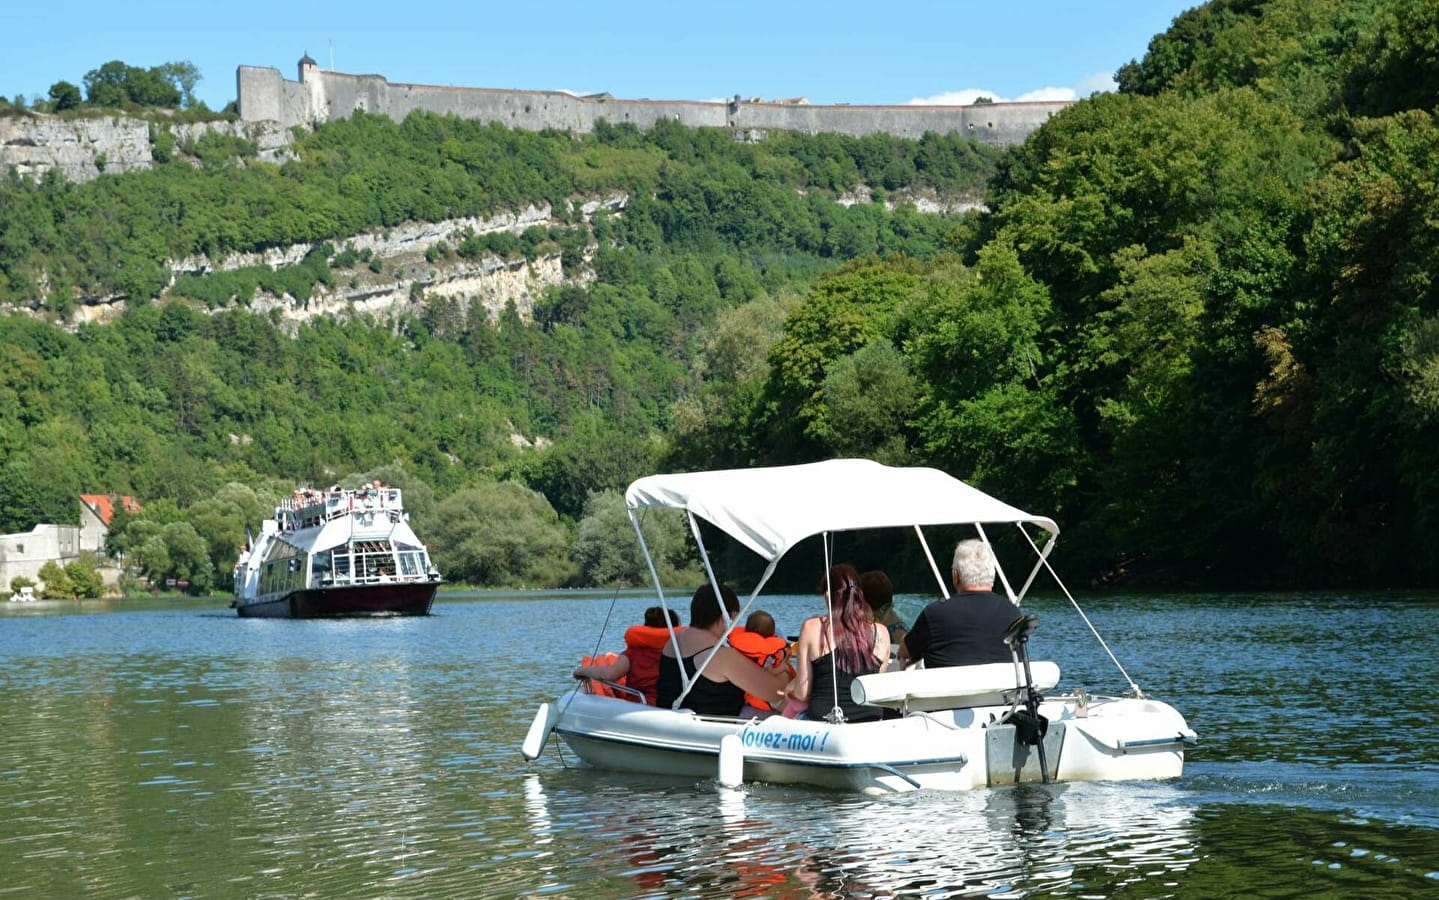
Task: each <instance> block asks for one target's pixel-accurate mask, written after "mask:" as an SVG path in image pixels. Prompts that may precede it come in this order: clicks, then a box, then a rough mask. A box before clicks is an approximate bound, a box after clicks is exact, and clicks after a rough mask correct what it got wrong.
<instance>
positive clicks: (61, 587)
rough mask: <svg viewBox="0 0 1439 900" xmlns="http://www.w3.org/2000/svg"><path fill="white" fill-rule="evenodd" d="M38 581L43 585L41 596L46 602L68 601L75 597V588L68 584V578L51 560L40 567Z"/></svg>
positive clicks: (58, 565) (57, 564)
mask: <svg viewBox="0 0 1439 900" xmlns="http://www.w3.org/2000/svg"><path fill="white" fill-rule="evenodd" d="M40 580H41V581H42V582H43V583H44V585H45V587H44V588H43V590H42V591H41V595H42V596H43V597H45V599H47V600H58V599H60V598H67V599H68V598H70V597H73V596H75V587H74V585H73V584H71V582H70V576H69V575H67V574H66V573H65V570H64V569H63V568H61V567H60V564H59V563H58V562H56V561H55V560H53V559H51V560H47V561H46V562H45V564H44V565H43V566H41V567H40Z"/></svg>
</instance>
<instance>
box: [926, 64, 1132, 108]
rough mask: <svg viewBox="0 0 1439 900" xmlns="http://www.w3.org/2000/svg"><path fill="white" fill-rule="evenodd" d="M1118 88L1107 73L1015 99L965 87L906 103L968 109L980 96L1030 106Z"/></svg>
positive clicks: (1077, 97) (1036, 91)
mask: <svg viewBox="0 0 1439 900" xmlns="http://www.w3.org/2000/svg"><path fill="white" fill-rule="evenodd" d="M1116 87H1117V85H1115V83H1114V76H1113V75H1112V74H1111V73H1109V72H1096V73H1095V74H1093V75H1090V76H1089V77H1088V78H1085V79H1084V80H1083V81H1081V82H1080V83H1079V85H1078V86H1077V87H1072V88H1067V87H1042V88H1036V89H1035V90H1032V91H1025V92H1024V93H1023V94H1020V95H1019V96H1018V97H1005V96H1003V95H1001V94H999V93H997V92H995V91H986V90H984V89H983V88H964V89H963V90H958V91H945V92H943V93H940V94H934V95H932V96H929V97H915V98H914V99H912V100H910V101H909V102H908V105H910V106H969V105H971V104H973V103H974V101H975V100H977V99H979V98H980V97H988V98H989V99H991V100H993V101H994V102H995V103H1032V102H1040V101H1055V100H1078V99H1080V98H1082V97H1088V96H1089V95H1090V94H1093V93H1094V92H1095V91H1112V90H1115V88H1116Z"/></svg>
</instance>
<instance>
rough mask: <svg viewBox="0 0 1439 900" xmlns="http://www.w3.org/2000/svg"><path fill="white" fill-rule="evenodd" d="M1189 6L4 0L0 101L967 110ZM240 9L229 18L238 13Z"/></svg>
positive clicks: (1093, 73) (1094, 77) (1139, 39)
mask: <svg viewBox="0 0 1439 900" xmlns="http://www.w3.org/2000/svg"><path fill="white" fill-rule="evenodd" d="M1196 5H1199V4H1198V2H1197V0H1009V2H994V0H951V2H938V0H930V2H924V0H890V2H875V0H871V2H865V3H859V2H849V0H829V2H821V0H795V2H783V0H772V2H768V3H764V2H752V0H732V2H728V3H704V2H698V0H692V2H658V0H626V2H604V0H588V2H572V0H549V2H543V3H525V2H518V0H508V2H503V3H496V2H488V0H471V2H467V3H466V2H451V0H429V2H422V3H406V2H394V0H392V2H387V3H379V2H371V0H351V2H347V3H327V2H309V3H307V2H304V0H300V2H293V0H291V2H284V3H277V2H270V0H245V2H239V3H222V4H211V3H208V2H205V0H200V2H196V0H184V2H177V0H140V2H139V3H133V4H132V3H116V2H114V0H104V2H98V0H96V2H91V0H50V2H46V0H33V2H22V3H15V4H10V5H9V8H8V9H7V10H6V11H5V13H4V16H3V21H4V26H5V32H6V34H7V35H8V40H7V41H6V47H5V50H4V52H3V53H0V93H3V94H4V95H5V96H7V97H14V96H15V95H16V94H24V95H25V96H27V97H33V96H34V95H37V94H39V95H44V94H45V93H46V92H47V91H48V90H49V87H50V85H51V84H53V83H55V82H56V81H60V80H66V81H70V82H73V83H75V84H77V85H79V84H81V83H82V79H83V78H84V76H85V73H86V72H88V71H90V70H91V69H95V68H98V67H99V66H100V65H101V64H102V63H105V62H107V61H109V60H112V59H119V60H123V61H124V62H126V63H128V64H129V65H133V66H141V67H144V68H149V67H150V66H154V65H158V64H160V63H164V62H169V61H172V60H188V61H189V62H192V63H194V64H195V65H196V66H197V67H199V69H200V72H201V75H202V76H203V80H202V81H201V82H200V84H199V86H198V88H197V89H196V95H197V97H198V98H199V99H201V100H203V101H205V102H206V103H208V104H209V105H210V106H211V107H215V108H219V107H221V106H223V105H224V104H226V103H228V102H229V101H230V100H232V99H234V96H235V68H236V67H237V66H239V65H258V66H274V67H276V68H279V69H280V70H281V71H282V72H283V73H284V74H285V77H287V78H292V79H293V78H295V77H296V65H295V64H296V62H297V60H299V58H300V56H301V55H302V54H304V53H306V52H308V53H309V54H310V55H311V56H312V57H314V58H315V60H316V61H317V62H319V64H320V66H321V67H322V68H332V67H333V68H334V69H337V70H339V71H342V72H354V73H378V74H381V75H384V76H386V77H387V78H389V80H390V81H392V82H412V83H418V84H453V85H466V86H475V87H496V88H526V89H535V90H569V91H575V92H580V93H592V92H597V91H608V92H610V93H611V94H613V95H614V96H616V97H624V98H641V97H648V98H652V99H676V100H707V99H718V98H722V97H730V96H733V95H734V94H742V95H744V96H746V97H751V96H757V97H765V98H771V99H773V98H784V97H806V98H808V99H809V100H810V102H812V103H856V104H858V103H909V102H913V101H917V100H926V99H927V100H930V101H932V102H968V101H969V100H971V99H972V98H973V97H974V96H975V95H976V94H984V95H988V96H991V97H993V98H995V99H997V100H1020V99H1051V98H1067V97H1074V96H1087V95H1088V94H1089V93H1091V92H1092V91H1094V90H1103V89H1107V88H1108V87H1110V86H1111V82H1110V76H1111V75H1112V74H1113V72H1114V71H1115V70H1116V69H1117V68H1118V67H1119V66H1121V65H1123V64H1124V63H1126V62H1128V61H1129V60H1131V59H1135V58H1137V57H1140V56H1142V55H1143V54H1144V52H1145V49H1146V47H1147V46H1148V44H1149V40H1150V38H1152V37H1153V36H1154V35H1155V34H1157V33H1158V32H1160V31H1163V30H1164V29H1166V28H1167V27H1168V26H1169V23H1170V22H1171V21H1172V20H1173V18H1174V17H1175V16H1176V15H1178V14H1179V13H1180V12H1182V11H1184V10H1185V9H1188V8H1190V7H1193V6H1196ZM242 10H243V12H242Z"/></svg>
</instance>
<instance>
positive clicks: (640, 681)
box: [625, 625, 684, 706]
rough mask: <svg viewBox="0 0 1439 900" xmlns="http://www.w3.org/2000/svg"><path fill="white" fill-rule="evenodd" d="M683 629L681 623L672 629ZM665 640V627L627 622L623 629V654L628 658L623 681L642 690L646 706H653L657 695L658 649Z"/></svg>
mask: <svg viewBox="0 0 1439 900" xmlns="http://www.w3.org/2000/svg"><path fill="white" fill-rule="evenodd" d="M683 630H684V626H683V625H679V626H676V627H675V631H683ZM669 641H670V630H669V629H668V628H655V627H652V626H650V625H631V626H630V627H629V628H628V629H627V630H626V631H625V656H628V657H629V658H630V674H629V675H628V676H626V680H625V684H627V685H629V686H630V687H632V688H634V689H635V690H637V691H641V692H643V693H644V695H645V699H646V700H648V701H649V704H650V706H654V705H655V703H656V701H657V700H658V697H659V680H660V651H661V650H662V649H664V646H665V644H668V643H669Z"/></svg>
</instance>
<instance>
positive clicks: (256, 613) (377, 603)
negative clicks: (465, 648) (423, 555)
mask: <svg viewBox="0 0 1439 900" xmlns="http://www.w3.org/2000/svg"><path fill="white" fill-rule="evenodd" d="M438 587H439V582H437V581H425V582H409V583H406V584H361V585H349V586H346V587H328V588H312V589H306V590H298V591H292V592H291V593H289V594H285V595H284V596H281V597H277V598H276V599H274V600H266V601H263V602H256V603H245V604H243V605H239V604H237V605H236V607H235V609H236V611H237V612H239V614H240V615H241V616H243V617H246V618H251V617H258V618H272V619H337V618H346V617H363V616H427V615H429V614H430V606H431V604H433V603H434V600H435V590H436V589H437V588H438Z"/></svg>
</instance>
